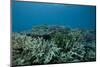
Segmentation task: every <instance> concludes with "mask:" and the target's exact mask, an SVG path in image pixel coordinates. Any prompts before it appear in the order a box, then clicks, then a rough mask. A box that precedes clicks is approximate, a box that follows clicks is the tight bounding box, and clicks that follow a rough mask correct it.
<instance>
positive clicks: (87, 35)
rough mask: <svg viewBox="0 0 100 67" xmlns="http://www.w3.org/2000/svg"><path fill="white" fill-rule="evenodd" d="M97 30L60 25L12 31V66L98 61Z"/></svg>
mask: <svg viewBox="0 0 100 67" xmlns="http://www.w3.org/2000/svg"><path fill="white" fill-rule="evenodd" d="M95 37H96V33H95V30H86V29H71V28H67V27H64V26H57V25H54V26H53V25H50V26H49V25H38V26H33V28H32V29H31V30H29V31H23V32H12V61H13V62H12V64H13V66H16V65H39V64H56V63H72V62H87V61H95V60H96V38H95Z"/></svg>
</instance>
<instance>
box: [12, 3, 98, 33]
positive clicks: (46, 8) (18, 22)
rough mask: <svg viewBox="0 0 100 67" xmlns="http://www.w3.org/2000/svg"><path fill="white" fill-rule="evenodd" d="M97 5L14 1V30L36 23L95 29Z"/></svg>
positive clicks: (26, 28)
mask: <svg viewBox="0 0 100 67" xmlns="http://www.w3.org/2000/svg"><path fill="white" fill-rule="evenodd" d="M95 23H96V7H95V6H82V5H71V4H70V5H69V4H66V5H64V4H50V3H49V4H48V3H36V2H13V3H12V31H13V32H16V31H24V30H28V29H31V28H32V26H34V25H42V24H48V25H64V26H66V27H71V28H83V29H95Z"/></svg>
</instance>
